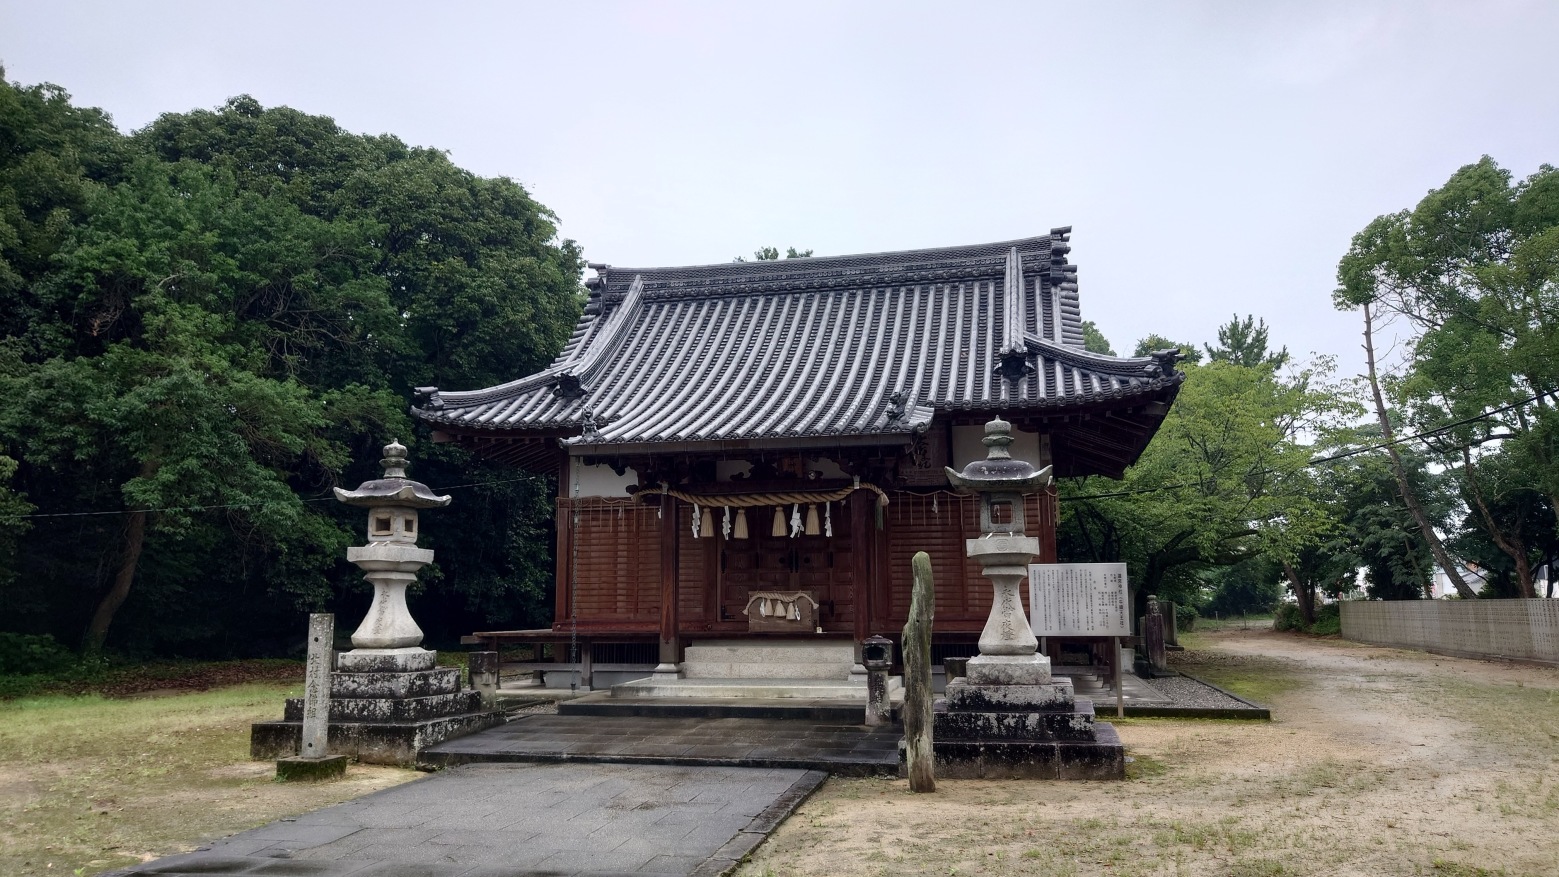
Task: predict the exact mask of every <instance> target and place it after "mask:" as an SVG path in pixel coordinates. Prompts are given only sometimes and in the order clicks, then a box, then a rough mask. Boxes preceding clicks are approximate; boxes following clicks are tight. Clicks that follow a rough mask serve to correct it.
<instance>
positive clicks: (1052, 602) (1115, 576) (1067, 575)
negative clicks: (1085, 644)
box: [1029, 563, 1131, 636]
mask: <svg viewBox="0 0 1559 877" xmlns="http://www.w3.org/2000/svg"><path fill="white" fill-rule="evenodd" d="M1029 606H1030V608H1031V609H1032V610H1033V611H1032V613H1031V614H1030V619H1031V620H1030V622H1029V623H1030V625H1031V626H1032V627H1033V628H1034V635H1035V636H1131V598H1130V594H1129V592H1128V590H1127V585H1126V564H1124V563H1034V564H1029Z"/></svg>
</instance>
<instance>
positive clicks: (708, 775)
mask: <svg viewBox="0 0 1559 877" xmlns="http://www.w3.org/2000/svg"><path fill="white" fill-rule="evenodd" d="M825 778H826V774H823V773H821V772H817V771H803V770H772V769H754V768H738V767H690V766H670V765H662V766H650V765H622V764H553V765H544V764H529V765H519V764H514V765H499V764H482V765H467V766H465V767H458V768H454V769H451V770H447V771H442V772H440V773H437V774H433V775H431V776H428V777H426V778H424V779H419V780H414V781H412V782H409V783H406V784H405V785H401V786H396V787H394V788H391V789H384V790H382V791H378V792H374V793H372V794H369V795H365V796H364V797H362V798H358V799H356V800H354V801H348V802H347V803H344V804H338V805H336V806H334V807H327V808H325V809H323V810H317V811H315V812H313V813H308V814H305V815H303V816H299V817H296V818H292V819H283V820H280V821H278V822H273V823H271V824H270V825H267V826H265V827H263V828H257V829H255V830H253V831H246V832H243V833H241V834H235V835H232V836H230V837H227V838H223V839H221V840H218V841H215V842H213V843H210V844H208V845H206V846H203V847H201V848H200V849H198V850H196V851H195V852H192V853H186V854H184V855H178V856H172V857H169V858H166V859H159V860H157V861H154V862H148V863H146V864H142V865H136V866H134V867H131V868H127V869H123V870H119V871H114V872H112V873H111V874H109V875H107V877H126V875H131V874H135V875H149V874H159V875H186V874H188V875H194V874H202V875H210V874H311V875H320V877H337V875H347V874H352V875H358V877H367V875H376V877H411V875H417V877H519V875H525V874H553V875H564V874H581V875H583V874H597V875H604V874H659V875H697V877H705V875H708V877H714V875H720V874H725V873H727V872H729V871H731V870H733V869H734V868H735V867H736V865H737V863H738V862H740V861H741V859H742V857H744V856H746V855H747V854H748V853H749V852H751V851H752V850H753V849H754V848H756V847H757V846H758V844H760V843H762V842H763V840H764V838H766V837H767V836H768V835H769V833H770V832H772V831H773V830H774V829H775V828H776V827H777V826H778V825H779V824H780V823H781V822H782V821H784V819H785V818H786V817H787V816H789V815H790V813H791V812H792V811H793V810H795V808H796V807H797V806H799V805H800V804H801V802H802V801H804V800H805V799H806V797H807V796H808V795H810V794H811V793H812V791H813V790H815V789H816V788H817V787H818V786H819V785H820V784H821V783H822V782H823V780H824V779H825Z"/></svg>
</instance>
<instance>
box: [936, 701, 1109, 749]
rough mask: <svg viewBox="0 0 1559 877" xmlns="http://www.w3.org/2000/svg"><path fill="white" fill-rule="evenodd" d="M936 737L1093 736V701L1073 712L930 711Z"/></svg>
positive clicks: (1041, 739)
mask: <svg viewBox="0 0 1559 877" xmlns="http://www.w3.org/2000/svg"><path fill="white" fill-rule="evenodd" d="M931 727H932V735H933V739H935V740H966V741H984V740H1029V741H1035V742H1045V741H1056V740H1082V741H1088V740H1093V739H1094V729H1095V727H1096V725H1095V724H1094V714H1093V704H1091V703H1089V702H1088V701H1087V700H1086V699H1085V700H1083V701H1082V702H1081V703H1078V704H1075V705H1074V706H1073V708H1072V710H1071V711H1070V712H949V711H946V710H945V709H944V710H938V711H935V712H933V713H932V714H931Z"/></svg>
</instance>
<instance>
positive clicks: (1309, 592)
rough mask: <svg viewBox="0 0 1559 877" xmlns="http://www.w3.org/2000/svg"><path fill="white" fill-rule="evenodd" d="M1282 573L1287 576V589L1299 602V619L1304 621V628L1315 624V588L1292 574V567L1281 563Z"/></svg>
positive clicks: (1296, 574) (1286, 562) (1295, 574)
mask: <svg viewBox="0 0 1559 877" xmlns="http://www.w3.org/2000/svg"><path fill="white" fill-rule="evenodd" d="M1283 572H1284V573H1286V574H1287V575H1288V583H1289V587H1290V588H1291V589H1292V590H1293V592H1294V599H1295V600H1297V601H1299V617H1300V618H1301V619H1303V620H1304V622H1305V627H1309V626H1310V625H1312V624H1314V623H1315V587H1314V586H1312V585H1311V584H1310V583H1308V582H1306V581H1303V580H1302V579H1300V578H1299V574H1298V573H1296V572H1294V565H1293V564H1291V563H1289V562H1288V561H1286V560H1285V561H1283Z"/></svg>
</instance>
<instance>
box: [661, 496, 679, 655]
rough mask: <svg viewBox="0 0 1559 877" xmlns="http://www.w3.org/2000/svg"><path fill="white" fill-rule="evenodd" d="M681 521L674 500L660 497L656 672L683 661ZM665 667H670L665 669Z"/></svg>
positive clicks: (669, 497)
mask: <svg viewBox="0 0 1559 877" xmlns="http://www.w3.org/2000/svg"><path fill="white" fill-rule="evenodd" d="M679 523H680V519H679V518H678V517H677V500H676V498H675V497H671V496H662V497H661V498H660V664H661V666H660V667H658V668H656V672H664V671H665V670H670V669H673V668H675V666H676V664H677V662H679V661H681V660H682V649H681V643H680V641H679V637H678V633H677V631H678V623H677V622H678V618H677V616H678V608H679V607H678V605H677V603H678V601H677V577H678V574H679V565H678V563H677V560H678V557H677V543H678V541H679V540H678V539H677V536H678V535H679V534H678V533H677V525H678V524H679ZM667 665H671V666H670V667H667Z"/></svg>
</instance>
